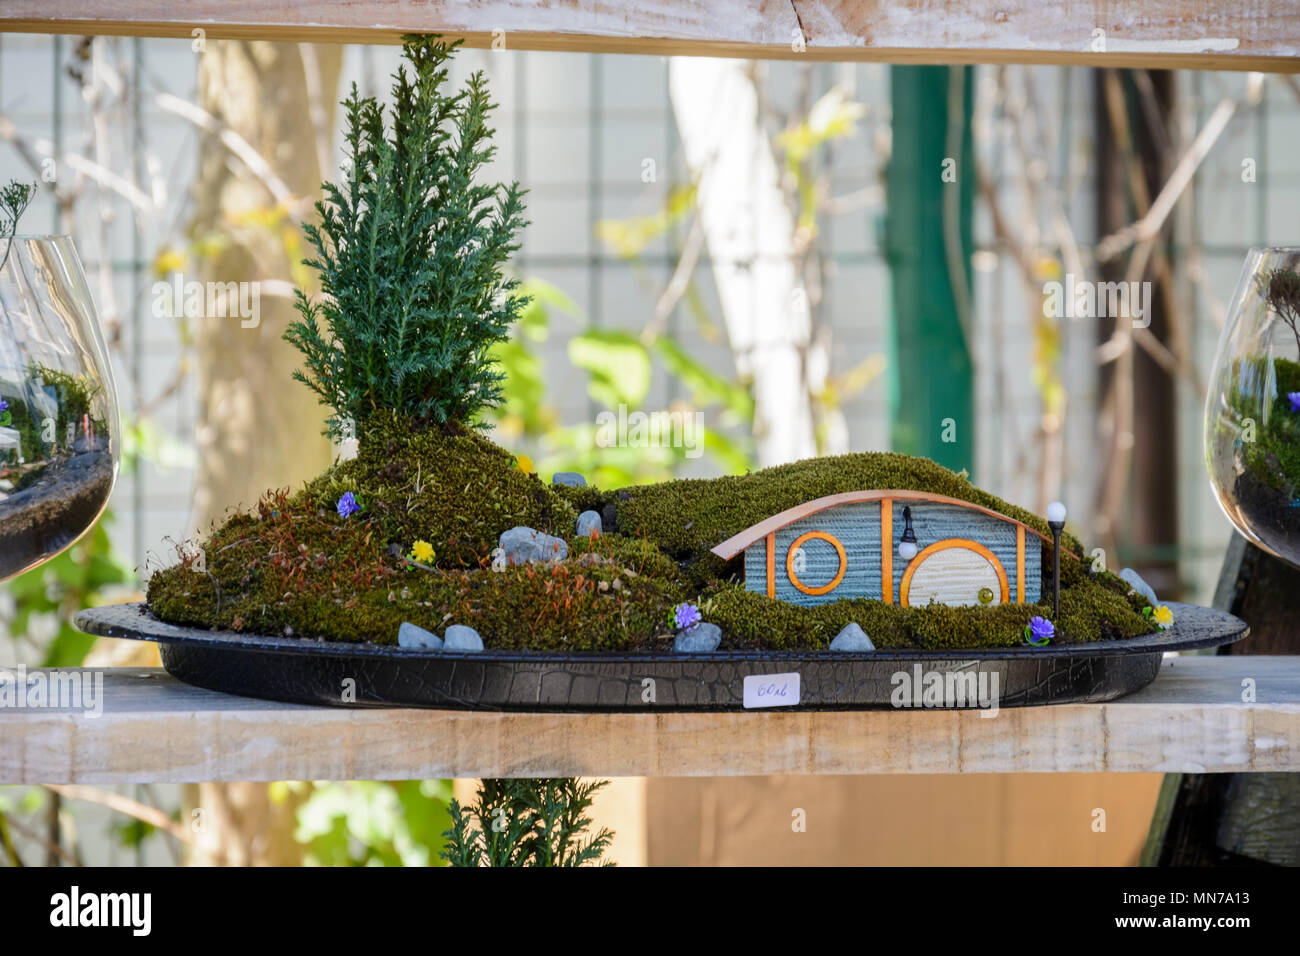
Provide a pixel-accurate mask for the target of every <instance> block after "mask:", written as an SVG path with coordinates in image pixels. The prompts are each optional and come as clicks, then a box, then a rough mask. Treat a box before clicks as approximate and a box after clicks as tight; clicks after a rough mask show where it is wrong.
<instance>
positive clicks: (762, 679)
mask: <svg viewBox="0 0 1300 956" xmlns="http://www.w3.org/2000/svg"><path fill="white" fill-rule="evenodd" d="M797 703H799V675H798V674H750V675H749V676H748V677H746V678H745V707H746V708H751V707H793V706H795V705H796V704H797Z"/></svg>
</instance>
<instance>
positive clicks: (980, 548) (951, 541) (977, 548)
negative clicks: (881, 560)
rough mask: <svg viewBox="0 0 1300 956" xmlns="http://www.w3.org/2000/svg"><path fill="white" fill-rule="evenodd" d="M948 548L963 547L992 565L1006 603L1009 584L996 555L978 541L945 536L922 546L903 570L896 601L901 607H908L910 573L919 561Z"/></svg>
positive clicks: (914, 569) (910, 584)
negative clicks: (940, 539) (941, 539)
mask: <svg viewBox="0 0 1300 956" xmlns="http://www.w3.org/2000/svg"><path fill="white" fill-rule="evenodd" d="M949 548H965V549H966V550H968V551H974V552H975V553H976V554H978V555H979V556H980V557H982V558H984V559H985V560H986V561H988V563H989V564H991V565H993V570H994V571H995V572H996V573H997V576H998V584H999V585H1000V586H1001V588H1002V603H1003V604H1006V603H1007V599H1008V598H1009V597H1010V596H1011V585H1010V584H1009V583H1008V582H1007V572H1006V571H1005V570H1004V569H1003V567H1002V562H1001V561H999V560H998V556H997V555H996V554H994V553H993V552H992V551H990V550H989V549H988V548H986V547H984V545H982V544H980V543H979V542H978V541H971V540H969V539H968V538H945V539H944V540H943V541H936V542H935V543H934V544H931V545H927V546H926V547H925V548H923V549H922V550H921V551H920V553H918V554H917V556H916V557H915V558H913V559H912V561H911V563H910V564H908V566H907V570H906V571H904V572H903V580H902V582H901V583H900V584H899V587H898V592H899V594H898V603H899V604H901V605H903V607H910V605H909V604H908V603H907V593H908V591H909V590H910V589H911V587H912V575H913V574H915V573H916V569H917V568H919V567H920V566H921V562H922V561H924V560H925V559H926V558H927V557H929V556H930V555H932V554H934V553H935V552H937V551H947V550H948V549H949Z"/></svg>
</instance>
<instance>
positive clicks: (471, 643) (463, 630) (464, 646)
mask: <svg viewBox="0 0 1300 956" xmlns="http://www.w3.org/2000/svg"><path fill="white" fill-rule="evenodd" d="M443 649H444V650H448V651H481V650H483V638H481V637H479V635H478V631H476V630H474V628H472V627H469V626H468V625H465V624H453V625H451V627H449V628H447V639H446V641H445V642H444V643H443Z"/></svg>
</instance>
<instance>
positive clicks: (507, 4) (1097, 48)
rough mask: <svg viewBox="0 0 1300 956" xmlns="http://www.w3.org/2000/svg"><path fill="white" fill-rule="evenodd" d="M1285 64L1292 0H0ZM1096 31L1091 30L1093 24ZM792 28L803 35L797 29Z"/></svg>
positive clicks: (57, 22) (101, 10) (269, 24)
mask: <svg viewBox="0 0 1300 956" xmlns="http://www.w3.org/2000/svg"><path fill="white" fill-rule="evenodd" d="M195 30H203V31H205V35H206V36H208V37H212V38H219V37H238V38H243V39H274V40H317V41H330V42H359V43H394V42H397V40H398V38H399V37H400V36H401V34H403V33H407V32H441V33H444V34H447V35H449V36H461V37H464V38H465V39H466V41H467V43H468V44H469V45H470V46H478V47H488V46H491V45H492V44H493V41H494V40H497V41H498V42H501V41H504V43H505V45H506V46H507V47H508V48H512V49H521V50H583V51H594V52H616V53H640V54H659V55H667V54H693V55H704V56H746V57H765V58H783V59H796V58H799V57H810V58H813V59H824V60H873V61H888V62H894V63H938V62H947V63H971V62H1020V63H1060V64H1074V65H1082V64H1094V65H1110V66H1133V67H1154V68H1175V67H1177V68H1188V69H1229V70H1246V69H1250V70H1269V71H1277V72H1292V71H1294V69H1295V57H1296V56H1297V55H1298V54H1300V16H1297V8H1296V3H1295V0H1275V2H1273V3H1266V4H1263V5H1260V4H1245V5H1242V4H1224V3H1222V2H1219V0H1118V2H1115V0H992V2H991V0H949V2H947V3H944V4H942V5H937V4H934V3H932V2H930V0H899V2H890V3H878V2H868V0H793V2H791V0H710V2H709V3H699V2H697V0H659V2H657V3H653V4H628V3H623V2H620V0H574V2H568V3H552V2H549V0H482V2H478V3H472V4H470V3H464V2H454V0H428V2H422V3H415V2H410V0H276V2H267V0H189V2H187V3H184V4H177V3H175V2H167V0H62V2H58V0H56V2H54V3H51V2H50V0H5V2H4V5H3V6H2V7H0V31H9V32H37V33H72V34H126V35H140V36H174V37H187V38H188V37H190V36H191V35H192V34H193V31H195ZM1098 30H1100V31H1103V33H1102V34H1100V35H1099V34H1097V33H1096V32H1095V31H1098ZM801 37H802V43H800V42H798V41H799V38H801Z"/></svg>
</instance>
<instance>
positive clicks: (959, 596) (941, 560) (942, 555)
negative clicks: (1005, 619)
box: [899, 538, 1010, 607]
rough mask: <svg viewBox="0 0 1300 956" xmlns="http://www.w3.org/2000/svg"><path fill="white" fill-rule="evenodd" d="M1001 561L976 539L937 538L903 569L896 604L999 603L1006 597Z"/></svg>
mask: <svg viewBox="0 0 1300 956" xmlns="http://www.w3.org/2000/svg"><path fill="white" fill-rule="evenodd" d="M1009 591H1010V589H1009V588H1008V586H1007V574H1006V571H1005V570H1003V568H1002V562H1001V561H999V560H998V559H997V556H996V555H994V554H993V552H992V551H990V550H989V549H988V548H986V547H984V545H982V544H980V543H979V542H976V541H967V540H965V539H961V538H951V539H949V540H947V541H937V542H935V543H934V544H932V545H930V546H929V547H927V548H925V549H924V550H923V551H921V553H920V554H918V555H917V556H916V557H915V558H913V559H912V562H911V563H910V564H909V565H908V566H907V570H906V571H905V572H903V580H902V584H901V586H900V588H899V603H900V604H902V605H904V606H905V607H906V606H913V607H919V606H921V605H924V604H929V603H930V602H931V601H934V602H936V603H938V604H951V605H967V604H986V605H989V606H993V605H995V604H1003V603H1005V602H1006V601H1007V599H1008V597H1009Z"/></svg>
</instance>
